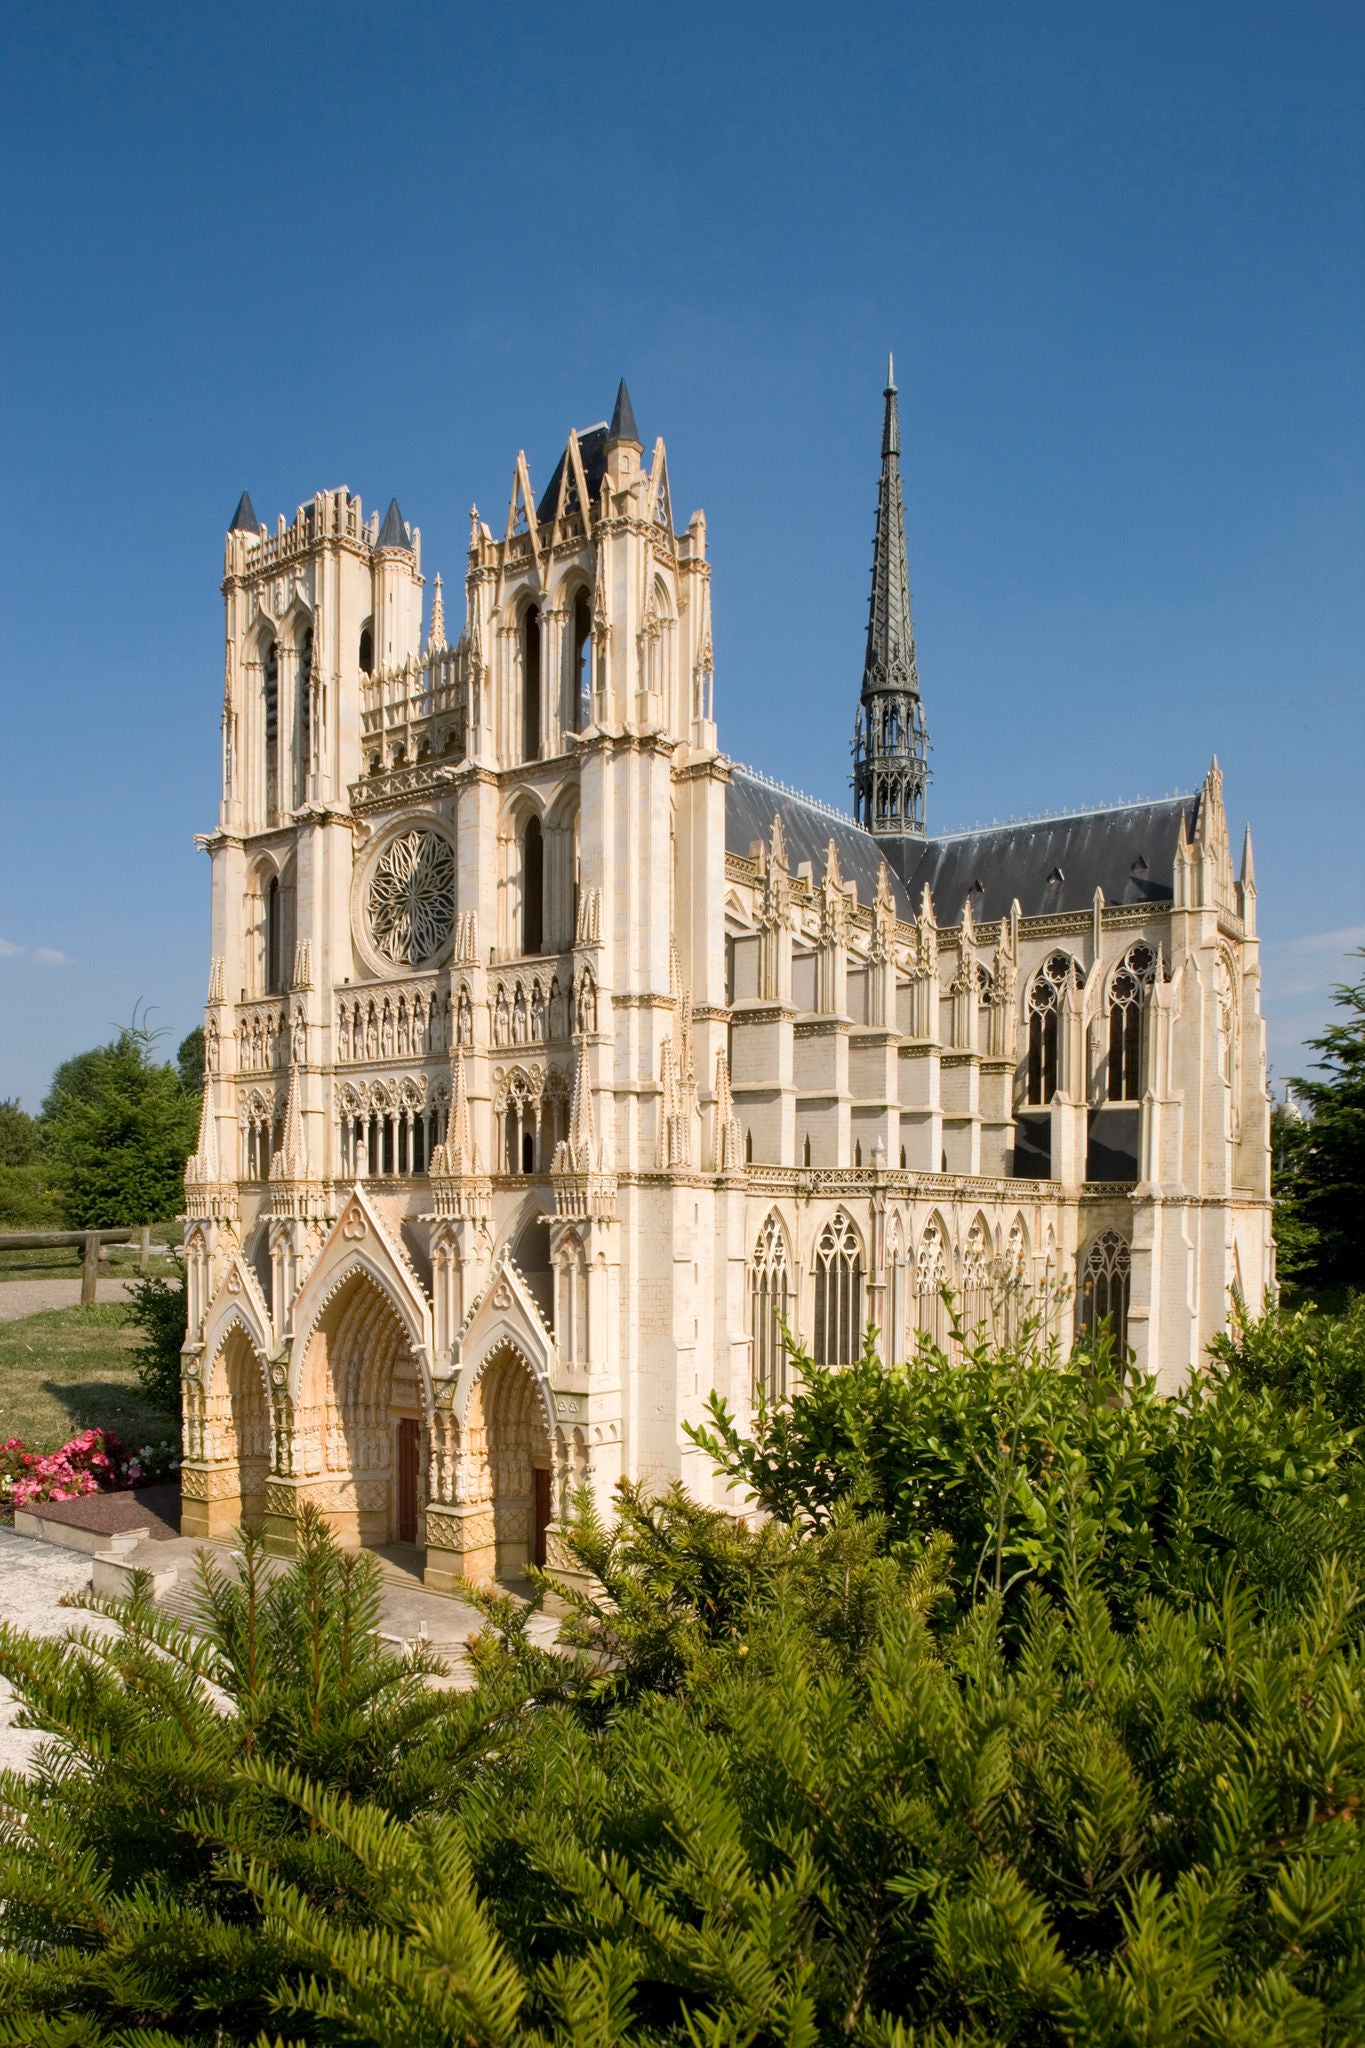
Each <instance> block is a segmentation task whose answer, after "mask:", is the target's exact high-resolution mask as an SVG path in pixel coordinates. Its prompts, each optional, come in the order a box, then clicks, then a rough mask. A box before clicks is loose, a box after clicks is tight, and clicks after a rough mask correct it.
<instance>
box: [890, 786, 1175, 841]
mask: <svg viewBox="0 0 1365 2048" xmlns="http://www.w3.org/2000/svg"><path fill="white" fill-rule="evenodd" d="M1198 794H1199V792H1198V790H1197V789H1173V790H1172V791H1171V792H1170V794H1169V795H1167V796H1135V797H1130V798H1129V799H1128V800H1127V801H1126V802H1125V803H1119V804H1090V805H1088V806H1087V807H1086V808H1084V809H1082V810H1079V811H1040V812H1038V813H1037V815H1036V816H1035V815H1030V816H1028V817H1024V818H997V819H995V820H993V822H992V823H991V824H989V825H960V826H958V827H957V829H956V830H955V831H953V832H931V833H930V834H929V838H928V841H927V843H928V844H929V845H942V844H943V843H944V842H945V841H946V840H950V839H977V838H979V837H980V836H981V834H982V833H983V832H1008V831H1010V830H1011V829H1012V828H1014V827H1015V826H1018V825H1069V824H1071V823H1073V821H1074V820H1075V819H1077V818H1104V817H1108V816H1109V815H1110V813H1111V812H1114V811H1141V810H1151V809H1153V808H1155V806H1156V805H1157V804H1176V803H1179V804H1189V803H1193V802H1194V801H1195V799H1196V797H1197V796H1198ZM860 829H861V828H860Z"/></svg>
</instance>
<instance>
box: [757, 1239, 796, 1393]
mask: <svg viewBox="0 0 1365 2048" xmlns="http://www.w3.org/2000/svg"><path fill="white" fill-rule="evenodd" d="M749 1320H750V1331H751V1334H752V1337H753V1391H754V1399H755V1401H757V1400H759V1399H760V1398H762V1399H764V1400H767V1401H785V1399H786V1398H787V1345H786V1339H785V1338H784V1337H783V1335H782V1326H783V1324H784V1323H785V1324H786V1325H787V1326H788V1327H790V1324H791V1270H790V1267H789V1264H788V1261H787V1237H786V1232H785V1231H784V1230H783V1228H782V1225H781V1223H780V1222H779V1221H778V1219H777V1217H776V1216H769V1217H768V1218H767V1220H766V1222H765V1223H764V1225H763V1228H762V1229H761V1230H760V1231H759V1233H758V1242H757V1244H756V1245H755V1246H754V1263H753V1267H752V1270H751V1272H750V1275H749Z"/></svg>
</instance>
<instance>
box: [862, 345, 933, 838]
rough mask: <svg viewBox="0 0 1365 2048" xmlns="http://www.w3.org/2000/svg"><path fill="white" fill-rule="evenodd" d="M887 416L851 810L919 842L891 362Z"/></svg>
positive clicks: (922, 767)
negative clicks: (852, 806)
mask: <svg viewBox="0 0 1365 2048" xmlns="http://www.w3.org/2000/svg"><path fill="white" fill-rule="evenodd" d="M883 396H884V398H885V401H886V406H885V411H884V412H883V414H882V475H881V483H880V486H879V488H878V492H877V537H876V540H875V542H874V543H873V551H872V599H871V603H870V604H869V606H868V614H867V652H866V654H865V656H864V658H863V687H862V695H861V698H860V701H859V709H858V724H857V730H856V734H855V738H854V742H853V752H854V776H853V786H854V812H855V815H856V817H857V819H858V822H859V824H860V825H863V826H865V827H866V829H867V830H868V831H869V832H875V833H876V834H877V835H878V837H885V838H897V839H899V838H906V837H914V838H921V837H923V834H924V787H925V784H926V782H927V781H928V779H929V771H928V765H927V762H926V758H925V757H926V755H927V753H928V748H929V736H928V734H927V733H926V731H925V729H924V710H923V707H922V705H921V704H920V695H919V673H918V670H917V668H916V666H915V628H914V624H913V622H912V620H911V617H910V568H909V564H908V562H907V560H906V553H905V507H904V505H903V503H902V501H901V470H900V447H901V435H900V415H899V413H898V411H897V407H896V375H895V365H894V363H893V362H892V360H891V358H890V357H888V358H887V365H886V390H885V392H884V394H883Z"/></svg>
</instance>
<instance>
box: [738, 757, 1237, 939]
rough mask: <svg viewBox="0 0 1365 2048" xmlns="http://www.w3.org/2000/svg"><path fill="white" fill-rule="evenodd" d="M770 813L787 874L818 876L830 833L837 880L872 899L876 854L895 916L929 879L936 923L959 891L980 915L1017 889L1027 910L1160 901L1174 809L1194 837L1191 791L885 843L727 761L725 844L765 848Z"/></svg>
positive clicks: (946, 918) (1167, 881)
mask: <svg viewBox="0 0 1365 2048" xmlns="http://www.w3.org/2000/svg"><path fill="white" fill-rule="evenodd" d="M774 812H777V813H778V814H779V815H780V816H781V819H782V830H783V834H784V837H785V839H786V843H787V860H788V862H789V864H790V866H791V868H792V871H793V873H795V871H796V869H797V867H798V866H799V865H800V863H801V862H802V861H804V860H808V861H809V862H810V863H811V866H812V869H813V871H814V875H815V879H816V881H817V882H818V881H819V879H820V876H821V874H822V873H823V872H824V865H825V849H826V847H827V846H828V844H829V842H830V840H831V839H832V840H833V841H834V843H835V846H836V847H837V848H838V853H839V867H840V871H841V873H842V874H843V876H844V878H845V880H846V881H855V882H856V883H857V885H858V901H859V902H860V903H862V904H868V903H870V902H871V901H872V898H873V895H874V894H875V892H876V887H877V874H878V870H879V869H880V867H881V864H882V861H883V860H885V861H886V863H887V866H888V868H889V869H890V871H891V889H892V894H893V895H894V897H895V899H896V909H897V913H898V915H899V916H901V917H903V918H910V917H913V916H914V915H915V913H916V911H917V909H918V907H919V902H920V896H921V892H922V890H923V888H924V884H925V883H926V882H927V883H928V884H929V891H930V895H931V896H932V899H933V905H934V915H935V917H936V918H937V919H938V922H939V923H940V924H941V925H955V924H957V923H958V921H959V919H960V918H961V916H962V906H963V904H964V902H965V901H966V899H967V896H968V894H969V893H970V894H971V897H972V915H973V917H974V918H975V919H976V920H977V922H978V923H993V922H994V921H995V920H996V919H997V918H1000V917H1008V915H1009V911H1010V905H1011V903H1012V902H1013V901H1014V899H1015V897H1016V896H1017V897H1018V899H1019V908H1020V910H1021V911H1022V912H1023V914H1024V916H1025V917H1045V916H1048V915H1049V914H1051V913H1054V912H1058V911H1071V910H1089V908H1090V906H1091V904H1092V903H1093V902H1094V898H1095V888H1096V884H1098V885H1099V887H1100V888H1102V889H1103V891H1104V900H1105V902H1106V903H1169V902H1170V901H1171V898H1172V896H1173V895H1174V881H1175V850H1176V845H1177V842H1178V840H1179V837H1180V819H1181V815H1182V813H1183V815H1184V818H1185V830H1186V833H1187V835H1188V836H1189V837H1191V838H1193V836H1194V831H1195V826H1196V824H1197V821H1198V813H1199V799H1198V797H1197V796H1174V797H1163V798H1161V799H1160V800H1159V801H1157V802H1154V803H1138V804H1121V805H1117V806H1115V807H1114V808H1113V809H1110V810H1102V811H1077V812H1075V813H1073V814H1072V815H1071V816H1069V817H1061V818H1039V819H1034V820H1032V821H1030V822H1028V823H1025V824H1017V825H992V826H989V827H987V828H985V829H984V830H981V831H976V832H953V833H948V834H945V835H944V836H943V837H941V838H938V839H927V840H914V839H903V840H895V841H890V842H887V841H884V840H877V839H874V838H873V836H872V834H871V833H870V832H864V831H863V830H862V828H861V826H858V825H855V824H854V823H853V821H852V819H851V818H850V819H844V818H841V817H838V816H835V815H833V814H831V813H829V812H827V811H825V810H824V809H823V808H822V807H821V806H820V805H819V804H817V803H814V802H812V801H809V800H808V799H806V798H803V797H799V796H796V795H793V794H792V793H791V792H790V791H788V790H784V789H780V788H778V787H777V786H776V785H774V784H772V783H769V782H766V781H765V780H764V779H763V777H762V776H759V775H755V774H753V772H752V771H751V770H749V769H745V768H736V769H734V770H733V773H732V776H731V780H730V784H729V787H728V789H727V790H726V796H725V845H726V850H727V852H730V853H736V854H742V855H744V856H746V857H747V856H748V853H749V850H750V847H751V846H752V844H753V842H754V840H756V839H761V840H762V841H763V843H764V845H765V846H766V845H767V843H768V840H769V838H770V836H771V833H772V823H773V813H774ZM1054 877H1055V878H1057V879H1054ZM978 884H979V885H980V886H979V889H978V888H977V886H976V885H978Z"/></svg>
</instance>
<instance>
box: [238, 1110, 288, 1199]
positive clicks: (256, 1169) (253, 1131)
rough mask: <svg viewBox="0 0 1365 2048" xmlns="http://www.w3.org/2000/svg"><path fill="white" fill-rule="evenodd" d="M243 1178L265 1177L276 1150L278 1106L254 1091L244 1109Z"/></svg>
mask: <svg viewBox="0 0 1365 2048" xmlns="http://www.w3.org/2000/svg"><path fill="white" fill-rule="evenodd" d="M241 1128H242V1178H243V1180H266V1179H268V1178H269V1174H270V1160H271V1156H272V1154H273V1153H274V1152H275V1150H276V1149H277V1144H278V1137H277V1133H279V1131H280V1120H279V1119H278V1118H277V1117H276V1115H275V1105H274V1104H273V1102H267V1100H266V1098H265V1097H264V1096H263V1095H259V1094H257V1093H256V1092H255V1091H253V1092H252V1093H251V1094H250V1095H249V1096H248V1097H247V1099H246V1102H245V1104H244V1105H243V1109H242V1127H241Z"/></svg>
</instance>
